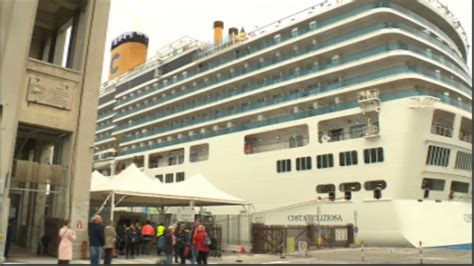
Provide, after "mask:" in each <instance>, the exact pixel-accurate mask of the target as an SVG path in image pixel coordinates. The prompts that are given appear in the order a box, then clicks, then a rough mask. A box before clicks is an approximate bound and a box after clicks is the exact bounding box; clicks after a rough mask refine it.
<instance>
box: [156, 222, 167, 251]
mask: <svg viewBox="0 0 474 266" xmlns="http://www.w3.org/2000/svg"><path fill="white" fill-rule="evenodd" d="M165 231H166V226H165V225H164V224H163V223H160V224H159V225H158V226H157V227H156V251H157V254H158V257H159V256H161V252H163V248H164V246H165V237H164V236H165Z"/></svg>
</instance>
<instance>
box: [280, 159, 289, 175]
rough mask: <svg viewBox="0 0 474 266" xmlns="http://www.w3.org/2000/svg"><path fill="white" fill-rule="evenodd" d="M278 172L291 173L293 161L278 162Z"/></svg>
mask: <svg viewBox="0 0 474 266" xmlns="http://www.w3.org/2000/svg"><path fill="white" fill-rule="evenodd" d="M277 172H278V173H284V172H291V160H290V159H286V160H278V161H277Z"/></svg>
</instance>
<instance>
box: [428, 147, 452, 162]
mask: <svg viewBox="0 0 474 266" xmlns="http://www.w3.org/2000/svg"><path fill="white" fill-rule="evenodd" d="M450 153H451V150H450V149H448V148H442V147H438V146H434V145H430V146H428V155H427V156H426V164H428V165H436V166H443V167H447V166H448V164H449V155H450Z"/></svg>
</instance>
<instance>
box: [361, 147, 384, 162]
mask: <svg viewBox="0 0 474 266" xmlns="http://www.w3.org/2000/svg"><path fill="white" fill-rule="evenodd" d="M383 161H384V154H383V148H382V147H379V148H372V149H365V150H364V162H365V163H366V164H369V163H381V162H383Z"/></svg>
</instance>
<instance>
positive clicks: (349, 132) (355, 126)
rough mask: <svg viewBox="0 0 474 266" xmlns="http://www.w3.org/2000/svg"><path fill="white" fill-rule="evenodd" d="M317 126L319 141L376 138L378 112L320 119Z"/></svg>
mask: <svg viewBox="0 0 474 266" xmlns="http://www.w3.org/2000/svg"><path fill="white" fill-rule="evenodd" d="M318 128H319V142H320V143H327V142H336V141H343V140H349V139H357V138H366V139H368V138H376V137H378V136H379V133H380V130H379V120H378V113H376V112H370V113H366V114H365V115H362V114H357V115H351V116H345V117H338V118H334V119H330V120H325V121H321V122H320V123H319V127H318Z"/></svg>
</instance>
